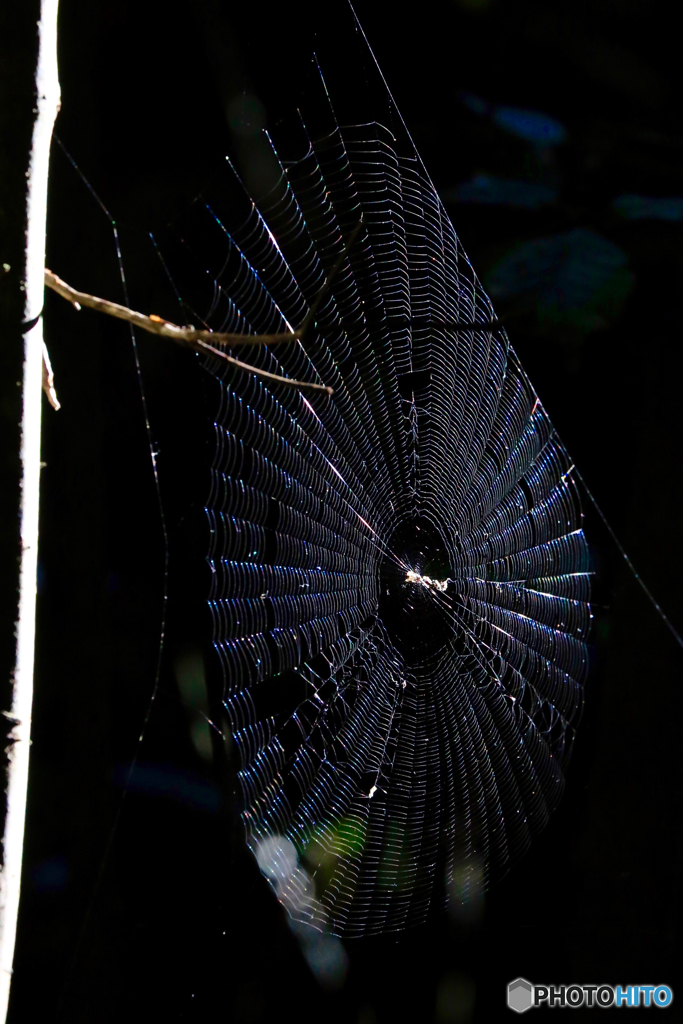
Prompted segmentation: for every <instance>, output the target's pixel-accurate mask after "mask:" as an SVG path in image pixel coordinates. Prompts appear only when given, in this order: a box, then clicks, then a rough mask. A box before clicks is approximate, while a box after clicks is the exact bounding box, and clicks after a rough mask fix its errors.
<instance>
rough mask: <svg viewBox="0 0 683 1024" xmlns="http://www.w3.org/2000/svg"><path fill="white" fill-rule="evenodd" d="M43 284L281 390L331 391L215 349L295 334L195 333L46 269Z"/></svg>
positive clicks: (267, 342) (274, 340)
mask: <svg viewBox="0 0 683 1024" xmlns="http://www.w3.org/2000/svg"><path fill="white" fill-rule="evenodd" d="M45 284H46V286H47V287H48V288H51V289H52V290H53V291H55V292H57V294H58V295H61V296H62V298H64V299H66V300H67V302H70V303H71V304H72V306H74V308H75V309H80V308H81V306H87V307H88V308H89V309H95V310H97V311H98V312H100V313H106V314H107V315H108V316H114V317H117V318H118V319H119V320H126V321H127V322H128V323H130V324H133V326H135V327H139V328H141V330H143V331H147V332H148V333H149V334H156V335H157V336H158V337H162V338H170V339H171V341H175V342H176V344H178V345H183V346H185V347H186V348H191V349H193V350H194V351H195V352H210V353H211V355H213V356H216V358H217V359H222V360H223V361H224V362H226V363H229V364H230V365H231V366H234V367H235V368H236V369H238V370H244V371H246V372H247V373H253V374H255V375H256V376H257V377H262V378H263V379H265V380H269V381H273V382H274V383H276V384H282V385H284V387H288V388H296V389H297V390H298V391H317V392H320V391H322V392H324V393H325V394H327V395H331V394H332V393H333V392H332V388H329V387H327V386H326V385H325V384H309V383H308V381H302V380H291V379H290V378H289V377H280V376H279V375H278V374H276V373H269V372H268V371H267V370H261V369H259V368H258V367H256V366H252V365H251V364H250V363H243V362H242V361H241V360H239V359H235V358H234V357H233V356H229V355H227V354H226V353H225V352H223V351H221V349H219V348H216V345H229V346H230V347H231V348H232V347H234V346H235V345H276V344H281V343H283V342H288V341H289V342H291V341H297V340H298V333H297V332H293V333H288V334H222V333H220V332H218V331H215V332H214V331H199V330H195V328H194V327H178V325H177V324H173V323H170V322H169V321H168V320H163V319H162V318H161V317H159V316H145V314H144V313H136V312H135V310H133V309H128V307H127V306H120V305H119V304H118V303H117V302H110V301H109V300H108V299H100V298H98V297H97V296H96V295H88V294H87V292H79V291H76V289H75V288H72V287H71V285H68V284H67V283H66V281H62V279H61V278H60V277H57V275H56V274H53V273H52V271H51V270H48V269H47V268H46V269H45Z"/></svg>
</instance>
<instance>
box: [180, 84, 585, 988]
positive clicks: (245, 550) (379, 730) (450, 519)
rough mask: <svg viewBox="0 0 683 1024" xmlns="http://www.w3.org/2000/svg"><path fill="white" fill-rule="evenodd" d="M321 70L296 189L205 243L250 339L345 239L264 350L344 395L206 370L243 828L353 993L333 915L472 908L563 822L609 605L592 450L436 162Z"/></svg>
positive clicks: (204, 225) (352, 923)
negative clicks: (361, 108) (553, 410)
mask: <svg viewBox="0 0 683 1024" xmlns="http://www.w3.org/2000/svg"><path fill="white" fill-rule="evenodd" d="M320 85H321V88H320V96H318V97H317V99H318V108H317V110H318V113H317V114H316V119H315V124H311V125H309V124H307V122H306V115H305V113H304V114H303V115H302V119H303V126H304V129H305V131H306V134H307V142H306V146H305V147H303V150H302V154H301V156H300V157H299V158H298V159H295V160H292V161H290V162H285V161H284V160H281V159H280V157H278V156H277V154H276V153H275V150H274V151H273V154H274V159H276V160H277V161H278V163H279V167H280V180H279V183H278V184H277V185H276V186H275V187H274V188H273V189H272V190H271V191H270V192H269V193H268V195H267V196H266V198H265V199H263V200H262V201H260V202H259V203H258V204H256V203H255V202H253V201H252V198H251V197H250V196H248V195H246V193H245V192H244V188H243V186H242V185H241V183H240V182H239V181H237V179H235V178H231V181H230V182H229V183H227V184H226V193H225V196H223V198H222V199H221V198H220V197H218V198H217V197H212V201H211V203H210V204H208V203H207V204H206V205H205V206H203V207H202V208H201V209H199V208H198V213H197V215H196V216H197V217H198V218H199V220H198V222H197V223H196V224H195V225H194V235H193V237H192V239H190V240H188V239H189V236H188V239H184V243H185V242H186V244H187V246H188V248H189V247H192V251H193V253H194V258H195V259H196V261H197V265H198V266H200V267H202V268H203V269H202V273H203V274H204V280H207V279H208V280H210V282H211V295H210V300H207V302H206V307H205V308H204V309H199V310H193V317H196V320H197V322H201V323H205V324H208V325H210V326H211V327H212V328H213V329H215V330H222V331H241V332H244V333H273V332H276V331H287V330H291V326H290V325H299V324H302V323H303V321H304V319H305V317H306V314H307V312H308V310H309V308H310V306H311V304H312V303H313V302H314V300H315V299H316V297H317V296H318V294H319V293H320V290H321V289H322V287H323V285H324V283H325V281H326V276H327V275H328V274H329V272H330V268H331V267H332V266H333V265H334V264H335V263H336V261H337V260H338V259H339V257H340V256H342V257H343V258H342V263H341V269H340V271H339V273H338V274H337V276H336V277H335V280H334V282H333V284H332V286H331V288H330V290H329V292H328V293H327V294H326V296H325V298H324V301H323V302H322V303H321V305H320V307H319V309H318V310H317V313H316V317H315V322H314V323H313V324H311V327H310V330H308V331H307V332H306V335H305V338H304V339H303V340H297V341H296V342H292V343H289V344H285V345H278V346H273V347H269V348H266V347H259V348H253V349H251V350H250V354H249V358H250V360H251V361H252V362H253V363H254V364H255V365H257V366H259V367H261V368H263V369H265V370H269V371H271V372H274V373H277V374H285V375H288V376H290V377H293V378H295V379H298V380H304V381H310V382H315V383H323V384H325V385H329V386H331V387H332V388H333V389H334V397H333V399H332V400H330V399H329V398H327V397H318V396H316V397H312V396H310V397H307V398H304V397H303V395H302V394H301V393H300V392H297V391H293V390H288V389H283V388H278V387H277V386H272V387H271V386H266V385H265V384H264V382H263V381H262V380H258V379H257V378H255V377H253V376H250V375H248V374H242V375H236V374H234V373H233V371H231V370H228V371H225V370H224V369H223V367H221V366H219V365H217V363H216V362H213V363H211V362H209V363H207V367H208V368H209V370H210V371H211V372H212V373H213V374H214V375H215V376H216V378H217V379H218V380H219V381H220V389H221V398H220V408H219V410H218V413H217V416H216V432H215V436H216V446H215V456H214V467H213V482H212V490H211V495H210V498H209V501H208V503H207V515H208V518H209V523H210V528H211V551H210V554H209V559H210V565H211V568H212V581H213V583H212V592H211V609H212V613H213V620H214V641H215V648H216V652H217V655H218V658H219V660H220V664H221V669H222V673H223V680H224V694H223V700H224V706H225V711H226V714H227V717H228V719H229V721H230V724H231V727H232V732H233V738H234V745H235V749H236V751H237V753H238V757H239V765H238V769H239V772H238V774H239V781H240V786H241V791H242V799H243V821H244V826H245V829H246V834H247V842H248V844H249V846H250V848H251V849H252V850H253V852H254V854H255V856H256V859H257V861H258V863H259V866H260V867H261V870H262V871H263V873H264V874H265V876H266V877H267V878H268V879H269V881H270V883H271V885H272V886H273V889H274V891H275V893H276V894H277V896H278V899H280V900H281V901H282V903H283V904H284V905H285V906H286V907H287V909H288V910H289V912H290V915H291V916H292V919H293V920H294V921H295V922H298V923H297V924H296V926H295V927H296V928H297V929H298V934H299V936H300V938H301V940H302V944H303V948H304V952H305V953H306V956H307V959H308V962H309V964H310V965H311V967H312V969H313V970H314V972H315V973H316V974H317V975H318V976H320V977H323V975H325V976H326V977H327V982H328V983H329V984H330V985H331V986H332V987H334V985H336V984H340V983H341V980H343V975H344V971H345V955H344V954H343V950H342V948H341V946H339V945H335V940H334V939H333V936H339V935H341V936H350V937H352V936H361V935H368V934H379V933H386V932H396V931H400V930H402V929H404V928H407V927H410V926H412V925H415V924H419V923H422V922H424V921H425V920H426V919H427V918H428V917H429V916H430V915H431V914H432V913H435V912H438V911H440V910H441V909H443V908H444V907H446V906H447V905H450V906H451V907H453V905H454V900H455V902H456V903H457V905H458V906H460V907H461V910H462V914H465V913H466V908H467V907H468V906H469V907H476V906H478V902H477V901H478V900H479V899H480V896H481V893H482V892H483V891H484V890H485V889H486V887H487V886H488V885H489V884H490V882H491V881H492V880H494V879H495V878H498V877H500V876H501V875H503V874H504V873H505V872H506V870H507V869H508V866H509V865H510V863H512V861H513V860H514V859H516V858H517V857H519V856H520V855H521V854H522V853H523V852H524V851H525V850H526V849H527V848H528V846H529V843H530V841H531V839H532V837H533V836H534V835H536V834H537V833H538V832H539V831H540V830H541V829H542V828H543V826H544V825H545V823H546V821H547V819H548V815H549V813H550V812H551V811H552V810H553V809H554V807H555V806H556V805H557V803H558V800H559V798H560V795H561V792H562V788H563V783H564V771H565V768H566V765H567V762H568V760H569V756H570V752H571V746H572V741H573V737H574V731H575V728H576V725H577V723H578V720H579V717H580V714H581V708H582V702H583V683H584V680H585V677H586V670H587V653H586V638H587V634H588V630H589V625H590V618H591V615H590V608H589V603H588V602H589V591H590V587H589V583H590V572H589V561H588V550H587V545H586V541H585V538H584V534H583V529H582V522H583V517H582V512H581V507H580V502H579V497H578V492H577V488H576V485H575V483H574V480H573V476H572V469H573V467H572V464H571V461H570V460H569V458H568V455H567V453H566V451H565V449H564V447H563V446H562V443H561V442H560V440H559V438H558V437H557V435H556V433H555V431H554V429H553V426H552V424H551V423H550V421H549V419H548V416H547V414H546V412H545V410H544V408H543V406H542V405H541V403H540V402H539V400H538V398H537V396H536V394H535V393H534V391H533V388H532V387H531V385H530V383H529V381H528V379H527V377H526V375H525V373H524V371H523V369H522V367H521V366H520V364H519V361H518V359H517V357H516V355H515V353H514V351H513V350H512V349H511V348H510V345H509V342H508V339H507V336H506V334H505V331H504V330H503V329H502V328H501V327H500V325H499V324H497V322H496V318H495V314H494V311H493V308H492V306H491V303H490V301H489V299H488V297H487V296H486V294H485V293H484V291H483V289H482V287H481V285H480V283H479V281H478V279H477V277H476V275H475V274H474V272H473V270H472V267H471V265H470V263H469V260H468V259H467V256H466V254H465V253H464V251H463V249H462V246H461V244H460V242H459V240H458V238H457V236H456V235H455V232H454V230H453V227H452V225H451V223H450V221H449V219H448V217H447V215H446V213H445V210H444V208H443V207H442V205H441V203H440V201H439V199H438V196H437V194H436V192H435V190H434V188H433V186H432V184H431V182H430V180H429V178H428V177H427V175H426V173H425V172H424V169H423V167H422V165H421V163H420V160H419V158H418V156H417V154H416V153H415V152H414V151H413V150H411V148H410V146H406V143H405V140H403V142H402V145H401V146H400V147H399V145H398V144H397V140H396V138H395V137H394V135H393V134H392V133H391V132H390V131H389V130H387V129H386V128H384V127H382V125H380V124H378V123H375V122H371V123H367V124H360V125H351V126H348V127H342V128H340V127H338V125H337V122H336V119H335V117H334V115H333V112H332V108H331V106H328V107H327V115H326V116H327V122H326V124H325V125H324V126H320V118H321V116H322V115H320V112H319V111H320V107H321V105H322V107H323V108H324V106H325V104H329V95H328V93H327V91H326V90H325V89H324V87H323V85H322V81H321V83H320ZM323 120H324V118H323ZM230 173H232V172H230ZM230 189H232V190H233V191H232V192H231V191H230ZM240 195H241V196H242V200H241V202H242V205H241V206H240V200H239V196H240ZM235 197H237V198H235ZM235 210H237V212H236V213H235V212H234V211H235ZM361 215H362V221H363V227H362V230H361V233H360V235H359V236H358V238H357V241H356V243H355V244H354V246H353V247H352V249H351V250H350V251H347V252H346V254H344V249H345V244H344V240H345V239H348V238H349V237H350V236H351V234H352V232H353V230H354V228H355V227H356V226H357V224H358V223H359V221H360V219H361ZM449 325H451V326H449ZM452 325H470V326H469V327H466V326H463V327H457V329H454V328H453V326H452ZM473 325H474V326H473ZM476 325H481V326H476ZM454 894H455V896H454ZM462 908H465V909H462ZM301 926H312V927H303V931H302V929H301ZM316 965H317V966H316ZM325 972H327V973H326V974H325ZM340 979H341V980H340Z"/></svg>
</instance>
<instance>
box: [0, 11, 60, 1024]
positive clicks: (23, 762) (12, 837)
mask: <svg viewBox="0 0 683 1024" xmlns="http://www.w3.org/2000/svg"><path fill="white" fill-rule="evenodd" d="M57 7H58V0H42V2H41V5H40V23H39V26H38V39H39V42H38V61H37V67H36V77H35V85H36V90H35V94H34V98H33V107H32V108H31V109H29V110H27V112H26V117H27V118H29V119H30V118H33V119H34V120H33V132H32V138H31V150H30V158H29V163H28V175H27V177H28V181H27V191H26V235H25V259H24V280H23V293H24V323H25V324H28V325H31V324H32V326H30V327H29V329H27V330H25V333H24V343H23V345H24V348H23V373H22V379H21V381H20V382H18V383H19V384H20V388H21V434H20V460H21V462H20V480H19V495H18V499H19V500H18V505H19V508H18V512H19V522H20V552H19V579H18V594H17V595H16V608H15V613H14V621H15V629H14V636H15V645H14V670H13V673H12V680H11V700H10V703H9V706H8V707H3V709H2V710H3V712H4V713H5V715H6V716H7V717H8V718H9V720H10V723H11V730H10V732H9V736H8V740H9V743H8V747H7V752H6V780H5V788H6V813H5V820H4V834H3V861H2V871H1V873H0V1021H4V1020H5V1017H6V1013H7V1004H8V1000H9V990H10V982H11V977H12V962H13V959H14V944H15V937H16V925H17V912H18V909H19V892H20V881H21V865H22V855H23V843H24V823H25V817H26V792H27V785H28V765H29V745H30V733H31V704H32V697H33V662H34V642H35V608H36V573H37V553H38V495H39V485H40V421H41V400H42V382H43V323H42V315H41V314H42V308H43V294H44V270H45V226H46V209H47V179H48V166H49V159H50V142H51V139H52V129H53V125H54V120H55V117H56V114H57V110H58V109H59V79H58V75H57ZM17 200H18V201H21V197H17ZM11 269H12V268H11V265H9V270H8V271H7V273H8V275H9V273H10V272H11ZM19 287H21V285H19ZM10 343H11V338H10Z"/></svg>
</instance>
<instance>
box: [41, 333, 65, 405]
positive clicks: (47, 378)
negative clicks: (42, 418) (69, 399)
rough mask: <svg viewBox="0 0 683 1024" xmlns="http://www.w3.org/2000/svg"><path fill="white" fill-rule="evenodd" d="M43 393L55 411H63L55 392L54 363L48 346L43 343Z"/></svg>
mask: <svg viewBox="0 0 683 1024" xmlns="http://www.w3.org/2000/svg"><path fill="white" fill-rule="evenodd" d="M43 391H44V392H45V394H46V395H47V400H48V402H49V403H50V405H51V406H52V408H53V409H55V410H56V409H61V408H62V407H61V405H60V403H59V399H58V398H57V392H56V391H55V378H54V374H53V372H52V363H51V362H50V356H49V354H48V351H47V345H46V344H45V342H43Z"/></svg>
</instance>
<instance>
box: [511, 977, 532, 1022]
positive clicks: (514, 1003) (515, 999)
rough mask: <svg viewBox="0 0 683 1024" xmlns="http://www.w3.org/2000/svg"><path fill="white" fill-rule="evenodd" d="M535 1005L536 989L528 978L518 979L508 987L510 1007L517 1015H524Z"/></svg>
mask: <svg viewBox="0 0 683 1024" xmlns="http://www.w3.org/2000/svg"><path fill="white" fill-rule="evenodd" d="M533 1005H534V988H533V985H532V984H531V982H530V981H527V980H526V978H516V979H515V980H514V981H511V982H510V984H509V985H508V1006H509V1007H510V1009H511V1010H514V1011H515V1013H524V1011H525V1010H530V1009H531V1007H532V1006H533Z"/></svg>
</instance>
